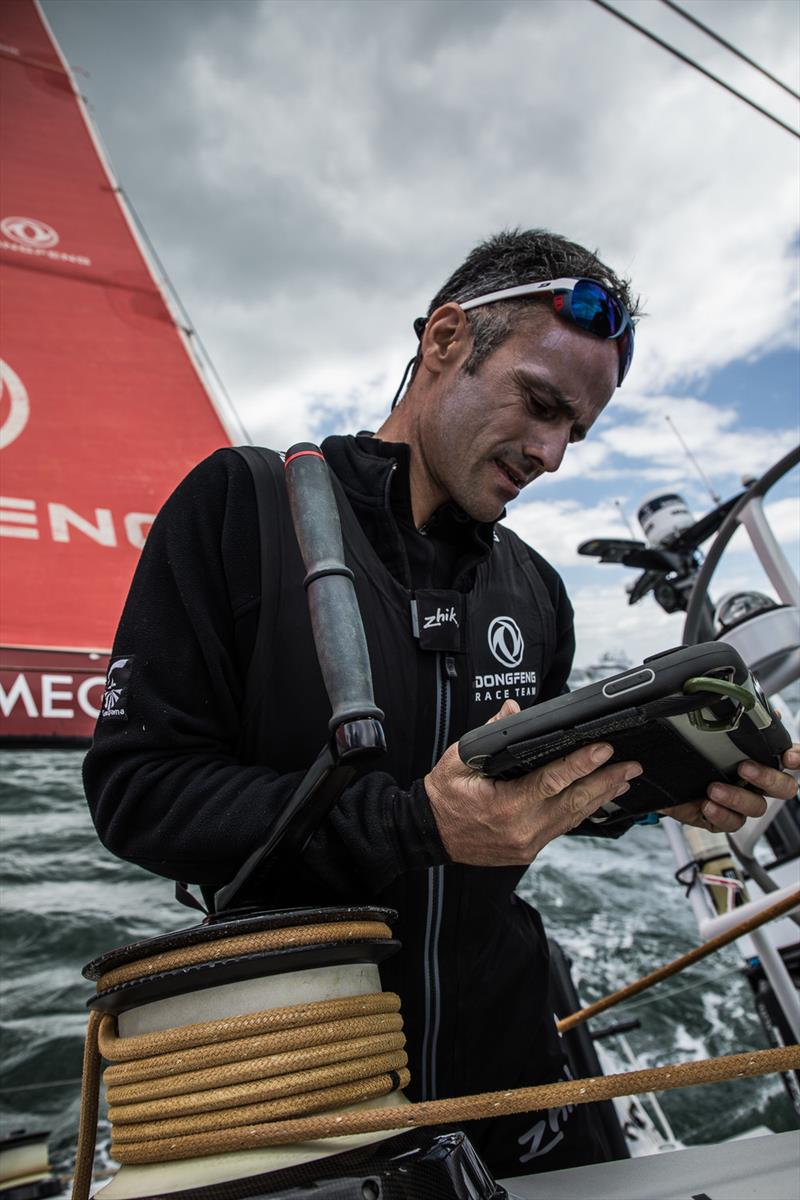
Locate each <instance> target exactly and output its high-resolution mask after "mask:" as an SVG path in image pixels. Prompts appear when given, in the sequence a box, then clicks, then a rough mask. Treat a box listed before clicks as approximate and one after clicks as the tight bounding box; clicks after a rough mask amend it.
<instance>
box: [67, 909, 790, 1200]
mask: <svg viewBox="0 0 800 1200" xmlns="http://www.w3.org/2000/svg"><path fill="white" fill-rule="evenodd" d="M390 937H391V930H390V929H389V927H388V926H387V925H384V924H382V923H380V922H336V923H335V924H326V925H319V926H316V925H307V926H296V927H293V928H291V929H279V930H268V931H265V932H260V933H254V934H245V935H241V936H239V937H234V938H227V939H221V940H218V941H215V942H212V943H201V944H199V945H193V946H188V947H183V948H181V949H180V950H174V951H169V952H168V953H166V954H159V955H153V956H151V957H149V958H146V959H143V960H140V961H138V962H136V963H128V964H125V965H124V966H123V967H119V968H115V969H114V970H112V971H110V972H107V973H106V974H105V975H103V976H102V977H101V979H100V980H99V982H98V991H103V990H105V989H106V988H107V987H110V986H116V985H117V984H120V983H130V982H132V981H134V980H136V979H145V978H147V977H148V976H150V975H152V974H154V973H156V972H164V971H169V970H175V969H180V968H182V967H185V966H186V965H187V963H191V964H196V963H198V962H211V961H218V960H219V959H220V957H222V956H228V955H230V954H235V955H236V956H241V955H242V954H243V953H256V954H257V953H260V952H263V951H264V950H265V949H275V948H276V947H280V948H284V947H286V946H297V945H308V944H313V943H316V944H319V943H320V942H321V941H323V940H324V941H329V942H330V941H334V940H335V941H339V942H341V941H343V940H359V939H363V938H370V939H374V938H390ZM245 946H247V949H245ZM404 1043H405V1039H404V1036H403V1033H402V1018H401V1016H400V999H399V997H398V996H396V995H395V994H393V993H384V992H378V993H372V994H368V995H361V996H352V997H344V998H338V999H333V1000H322V1001H316V1002H310V1003H302V1004H296V1005H291V1006H288V1007H284V1008H277V1009H268V1010H265V1011H262V1012H255V1013H248V1014H246V1015H244V1016H236V1017H226V1018H223V1019H222V1020H215V1021H207V1022H203V1023H199V1024H194V1025H187V1026H183V1027H181V1028H177V1029H167V1030H163V1031H160V1032H157V1033H152V1034H143V1035H139V1036H136V1037H127V1038H120V1037H118V1036H117V1033H116V1028H115V1020H114V1018H113V1017H111V1016H109V1015H107V1014H101V1013H99V1012H96V1011H93V1012H91V1013H90V1016H89V1025H88V1030H87V1037H86V1046H85V1051H84V1068H83V1099H82V1106H81V1120H80V1129H79V1134H78V1150H77V1160H76V1168H75V1176H74V1179H73V1191H72V1197H73V1200H87V1198H88V1195H89V1188H90V1186H91V1180H92V1163H93V1157H94V1142H95V1136H96V1129H97V1114H98V1099H99V1084H100V1058H101V1055H102V1056H104V1057H105V1058H107V1059H108V1060H110V1061H111V1063H112V1065H111V1066H110V1067H108V1068H107V1070H106V1072H105V1076H104V1078H105V1082H106V1086H107V1089H108V1101H109V1106H110V1107H109V1119H110V1120H111V1122H112V1127H113V1132H112V1142H111V1155H112V1157H113V1158H114V1159H115V1160H116V1161H117V1162H120V1163H122V1164H130V1165H132V1164H145V1163H158V1162H170V1161H177V1160H181V1159H188V1158H199V1157H204V1156H207V1155H211V1154H221V1153H226V1152H229V1151H233V1150H247V1149H261V1148H264V1147H267V1146H275V1145H286V1144H291V1143H293V1142H298V1141H307V1140H310V1139H316V1138H324V1137H335V1136H342V1135H352V1134H356V1133H369V1132H379V1131H386V1130H405V1129H408V1128H413V1127H416V1126H423V1125H438V1124H453V1123H458V1122H462V1121H467V1120H475V1119H478V1118H481V1117H487V1116H488V1117H497V1116H503V1115H507V1114H510V1113H517V1112H528V1111H534V1110H539V1109H546V1108H551V1107H557V1106H563V1105H567V1104H585V1103H590V1102H592V1101H595V1100H601V1099H607V1098H610V1097H613V1096H624V1095H633V1094H637V1093H640V1092H649V1091H656V1090H658V1091H663V1090H667V1089H669V1088H677V1087H685V1086H688V1085H689V1084H692V1083H709V1082H717V1081H720V1080H723V1079H730V1078H734V1077H741V1076H747V1075H759V1074H766V1073H769V1072H772V1071H784V1070H789V1069H792V1068H798V1067H800V1046H789V1047H781V1048H779V1049H777V1050H762V1051H753V1052H748V1053H745V1054H735V1055H728V1056H727V1057H724V1058H717V1059H710V1060H703V1061H700V1062H692V1063H681V1064H678V1065H675V1066H670V1067H661V1068H655V1069H651V1070H647V1071H634V1072H627V1073H625V1074H622V1075H610V1076H600V1077H597V1078H593V1079H579V1080H572V1081H567V1082H560V1083H552V1084H544V1085H540V1086H538V1087H529V1088H518V1089H514V1090H509V1091H504V1092H488V1093H483V1094H481V1095H475V1096H461V1097H456V1098H452V1099H447V1100H436V1101H426V1102H424V1103H421V1104H403V1105H399V1106H392V1107H385V1108H370V1109H365V1110H359V1111H355V1112H341V1111H338V1112H337V1111H332V1110H337V1109H338V1110H341V1109H342V1108H344V1107H347V1106H351V1105H353V1104H356V1103H358V1102H359V1101H364V1100H368V1099H374V1098H377V1097H380V1096H385V1095H388V1094H389V1093H390V1092H392V1091H394V1090H396V1089H398V1088H403V1087H405V1086H407V1084H408V1082H409V1078H410V1076H409V1072H408V1070H407V1067H406V1063H407V1056H406V1053H405V1051H404V1049H403V1045H404Z"/></svg>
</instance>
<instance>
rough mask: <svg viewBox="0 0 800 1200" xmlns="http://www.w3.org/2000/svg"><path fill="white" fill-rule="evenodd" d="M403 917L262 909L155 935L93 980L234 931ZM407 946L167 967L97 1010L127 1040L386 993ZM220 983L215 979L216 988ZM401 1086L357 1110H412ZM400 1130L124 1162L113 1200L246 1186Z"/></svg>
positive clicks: (337, 946) (99, 962)
mask: <svg viewBox="0 0 800 1200" xmlns="http://www.w3.org/2000/svg"><path fill="white" fill-rule="evenodd" d="M394 916H395V914H394V913H393V912H391V910H387V909H378V908H358V909H355V908H340V909H332V908H329V909H305V910H302V909H301V910H294V911H289V912H277V913H261V914H257V915H255V914H254V916H253V917H251V918H248V917H247V916H245V917H244V919H240V920H238V921H235V922H231V923H230V924H228V923H218V924H215V923H211V924H208V925H206V926H205V927H203V926H195V927H194V928H193V929H191V930H182V931H180V932H178V933H176V934H167V935H163V936H162V937H158V938H154V939H152V940H151V941H150V942H146V943H138V944H135V945H132V946H127V947H122V948H121V949H119V950H115V951H111V952H110V953H109V954H105V955H102V956H101V957H100V958H99V959H95V960H94V962H93V963H90V964H89V965H88V966H87V967H86V968H85V969H84V975H85V976H86V977H88V978H94V979H97V978H98V977H99V976H101V975H102V973H103V972H105V971H107V970H108V969H109V968H110V967H114V966H117V965H119V964H120V963H124V962H126V961H131V960H136V959H137V958H138V957H144V956H146V955H147V954H148V953H154V952H157V951H160V950H162V949H172V948H176V947H179V946H182V945H187V944H190V945H191V944H196V943H198V942H203V941H205V940H208V941H209V942H212V941H213V940H214V938H215V936H219V934H220V933H221V932H223V931H225V929H227V930H228V931H231V930H232V931H234V932H240V931H243V930H247V929H259V928H264V927H276V926H278V927H280V926H282V925H284V924H286V925H290V926H291V925H293V924H295V923H297V924H303V923H306V922H310V921H317V922H318V921H322V922H336V921H337V920H346V919H359V918H360V919H378V920H384V921H385V920H387V919H390V918H393V917H394ZM397 947H398V943H397V942H396V941H393V940H391V941H386V942H383V943H377V942H370V941H368V940H364V941H361V942H352V943H350V944H342V943H334V944H329V945H324V946H318V947H316V946H311V947H305V948H303V949H299V950H297V949H295V950H288V951H286V950H283V951H276V952H267V953H262V954H257V955H253V956H251V958H250V961H247V960H244V959H237V960H230V961H228V962H220V963H217V964H216V965H214V966H211V967H204V966H198V967H194V968H190V969H189V970H186V969H183V970H177V971H174V972H173V971H168V972H165V973H163V974H160V975H158V976H156V977H154V978H151V979H144V980H142V982H140V983H138V982H137V983H135V984H123V985H121V986H119V987H115V988H110V989H107V990H105V991H101V992H99V993H98V995H97V996H96V997H93V999H92V1000H91V1001H90V1002H89V1003H90V1006H91V1007H92V1008H96V1009H97V1008H99V1009H100V1010H101V1011H105V1012H109V1013H113V1014H114V1015H115V1016H116V1018H117V1031H118V1036H119V1037H121V1038H126V1037H136V1036H139V1035H141V1034H146V1033H154V1032H157V1031H160V1030H165V1029H173V1028H178V1027H183V1026H185V1025H192V1024H195V1023H197V1022H204V1021H212V1020H219V1019H222V1018H225V1017H237V1016H242V1015H244V1014H247V1013H250V1012H257V1011H260V1010H264V1009H271V1008H282V1007H287V1006H290V1005H296V1004H303V1003H314V1002H317V1001H323V1000H333V999H337V998H340V997H347V996H357V995H362V994H367V993H375V992H380V991H381V983H380V976H379V973H378V963H379V962H380V961H381V960H382V959H383V958H384V957H385V956H386V955H387V954H391V953H392V952H393V951H394V950H396V949H397ZM210 972H211V973H212V974H210ZM212 978H213V983H212V982H211V980H212ZM406 1102H407V1101H406V1100H405V1097H404V1095H403V1093H402V1092H401V1091H399V1090H396V1091H394V1092H390V1093H389V1094H388V1095H385V1096H380V1097H376V1098H374V1099H371V1100H366V1101H362V1102H361V1103H359V1104H354V1105H351V1106H348V1107H350V1108H354V1109H359V1108H374V1107H381V1108H382V1107H386V1106H391V1105H397V1104H404V1103H406ZM398 1132H399V1131H397V1130H388V1131H385V1132H379V1133H368V1134H355V1135H351V1136H346V1137H333V1138H326V1139H324V1140H320V1141H314V1142H306V1143H301V1144H294V1145H290V1146H286V1145H285V1146H274V1147H266V1148H263V1149H253V1150H249V1149H248V1150H240V1151H233V1152H228V1153H224V1154H213V1155H208V1156H205V1157H202V1158H193V1159H183V1160H180V1161H177V1162H164V1163H149V1164H146V1165H140V1166H134V1165H124V1166H121V1167H120V1169H119V1171H118V1172H117V1174H116V1175H115V1176H114V1178H113V1179H112V1180H111V1182H110V1183H108V1184H107V1185H105V1186H104V1187H103V1195H104V1197H106V1198H107V1200H141V1198H144V1197H152V1196H157V1195H162V1194H164V1193H180V1192H185V1191H187V1190H193V1189H196V1188H201V1187H205V1186H208V1185H209V1184H224V1183H225V1182H230V1181H232V1180H244V1179H246V1178H248V1177H250V1176H260V1175H262V1174H263V1173H265V1172H273V1171H285V1170H286V1169H287V1168H292V1167H296V1166H298V1167H299V1166H301V1165H302V1164H306V1163H310V1162H312V1161H315V1160H319V1159H323V1158H325V1157H327V1156H329V1155H335V1154H342V1153H346V1152H348V1151H354V1150H357V1149H359V1148H360V1147H362V1146H367V1145H368V1144H369V1143H372V1142H380V1141H383V1140H384V1139H389V1138H392V1137H396V1135H397V1133H398Z"/></svg>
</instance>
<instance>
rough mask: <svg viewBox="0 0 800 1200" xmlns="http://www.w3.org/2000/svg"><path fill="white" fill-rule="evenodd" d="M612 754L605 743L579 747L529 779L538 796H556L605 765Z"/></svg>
mask: <svg viewBox="0 0 800 1200" xmlns="http://www.w3.org/2000/svg"><path fill="white" fill-rule="evenodd" d="M613 753H614V747H613V746H609V745H608V743H607V742H598V743H596V744H594V745H591V746H581V748H580V750H573V752H572V753H571V754H567V755H566V756H565V757H564V758H557V759H555V760H554V761H553V762H550V763H546V764H545V766H543V767H540V768H539V770H538V771H534V772H533V773H532V775H531V776H530V779H531V782H532V784H533V785H534V786H535V788H536V791H537V793H538V794H539V795H542V796H557V795H558V794H559V792H563V791H565V790H566V789H567V788H568V787H571V786H572V784H573V783H576V782H577V781H578V780H579V779H583V778H584V777H585V776H586V775H590V774H591V773H592V771H596V770H597V768H598V767H601V766H602V765H603V763H607V762H608V760H609V759H610V758H611V756H612V755H613Z"/></svg>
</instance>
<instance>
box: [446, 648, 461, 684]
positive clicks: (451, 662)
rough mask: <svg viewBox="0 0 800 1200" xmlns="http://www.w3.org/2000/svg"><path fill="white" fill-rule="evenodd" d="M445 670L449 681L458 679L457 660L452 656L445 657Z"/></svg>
mask: <svg viewBox="0 0 800 1200" xmlns="http://www.w3.org/2000/svg"><path fill="white" fill-rule="evenodd" d="M444 669H445V671H446V672H447V678H448V679H456V678H457V677H458V671H457V670H456V660H455V659H454V658H453V656H452V654H446V655H445V660H444Z"/></svg>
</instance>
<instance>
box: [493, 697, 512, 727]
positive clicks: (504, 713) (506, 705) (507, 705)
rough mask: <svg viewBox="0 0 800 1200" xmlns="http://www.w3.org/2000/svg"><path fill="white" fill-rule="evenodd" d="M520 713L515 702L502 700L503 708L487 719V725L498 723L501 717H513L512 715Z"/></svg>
mask: <svg viewBox="0 0 800 1200" xmlns="http://www.w3.org/2000/svg"><path fill="white" fill-rule="evenodd" d="M518 712H520V707H519V705H518V704H517V702H516V700H504V701H503V707H502V708H501V709H500V711H499V712H496V713H495V714H494V716H493V717H489V720H488V721H487V722H486V724H487V725H493V724H494V722H495V721H499V720H500V718H501V717H513V715H514V713H518Z"/></svg>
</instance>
